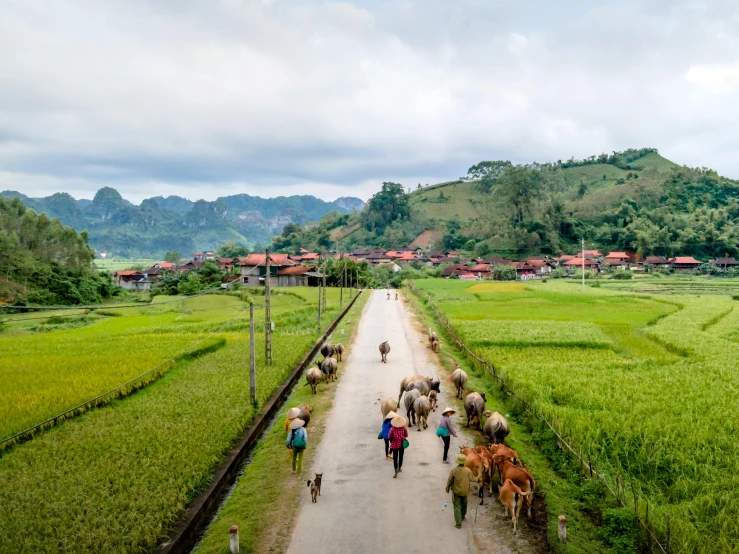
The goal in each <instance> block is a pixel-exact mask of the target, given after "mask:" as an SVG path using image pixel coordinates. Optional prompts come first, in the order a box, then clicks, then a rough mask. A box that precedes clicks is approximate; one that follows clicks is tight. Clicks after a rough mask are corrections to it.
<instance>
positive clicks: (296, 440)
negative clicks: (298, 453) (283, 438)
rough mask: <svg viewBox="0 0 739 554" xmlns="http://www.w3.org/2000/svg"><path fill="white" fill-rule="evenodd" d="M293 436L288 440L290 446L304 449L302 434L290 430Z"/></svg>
mask: <svg viewBox="0 0 739 554" xmlns="http://www.w3.org/2000/svg"><path fill="white" fill-rule="evenodd" d="M292 434H293V438H292V439H291V440H290V446H292V447H293V448H295V449H297V450H305V446H306V444H305V439H304V438H303V434H302V433H301V434H299V435H298V434H296V432H295V431H292Z"/></svg>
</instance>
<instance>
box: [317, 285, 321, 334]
mask: <svg viewBox="0 0 739 554" xmlns="http://www.w3.org/2000/svg"><path fill="white" fill-rule="evenodd" d="M318 330H319V331H320V330H321V283H320V282H319V283H318Z"/></svg>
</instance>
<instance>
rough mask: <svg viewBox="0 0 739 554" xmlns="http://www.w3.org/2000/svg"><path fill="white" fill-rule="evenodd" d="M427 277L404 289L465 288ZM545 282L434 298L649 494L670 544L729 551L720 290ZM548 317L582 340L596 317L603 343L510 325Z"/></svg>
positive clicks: (728, 401)
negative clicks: (530, 334) (628, 291)
mask: <svg viewBox="0 0 739 554" xmlns="http://www.w3.org/2000/svg"><path fill="white" fill-rule="evenodd" d="M437 283H439V282H437V281H432V280H425V281H418V282H417V283H416V288H417V289H418V290H419V291H420V293H421V294H422V295H424V296H425V295H426V294H431V295H432V298H433V297H434V296H435V294H436V287H437V286H438V287H439V288H440V289H441V293H440V296H441V297H443V298H453V297H455V296H456V298H462V297H463V291H464V289H465V288H466V287H468V286H469V284H468V283H464V282H457V283H453V282H450V281H446V282H441V283H439V284H438V285H437ZM548 285H549V283H547V284H543V283H542V284H535V285H530V286H528V287H527V290H526V291H522V292H519V293H518V299H516V298H515V293H508V292H501V293H499V295H498V297H497V298H496V295H495V294H494V293H489V294H488V293H485V292H478V293H476V294H475V297H476V300H475V301H467V302H460V301H452V302H448V301H447V302H440V303H438V304H437V305H438V306H439V308H440V309H441V311H442V312H444V313H445V314H446V315H447V317H448V318H449V321H450V323H451V325H452V326H453V327H455V328H456V329H457V331H458V332H459V333H460V335H462V336H464V337H469V339H470V341H471V343H472V344H470V346H471V347H472V348H474V349H475V350H476V351H477V352H478V353H479V354H481V355H482V356H484V357H485V358H486V359H488V360H491V361H493V362H494V363H495V366H496V369H497V370H498V371H500V372H502V373H503V374H504V375H506V376H507V377H508V378H509V379H510V381H511V382H512V383H513V384H514V386H515V387H516V390H517V391H518V392H520V393H521V394H522V395H523V396H524V397H525V398H526V399H527V400H528V401H529V402H531V403H533V404H534V405H535V406H536V407H537V408H539V409H541V410H545V411H546V412H548V413H550V414H552V415H553V416H556V417H557V418H559V419H560V420H561V421H562V422H564V423H565V424H566V425H567V428H568V429H571V430H572V432H573V434H574V436H575V438H576V439H577V440H578V442H583V443H585V444H586V445H590V444H592V448H593V450H594V452H595V455H597V457H598V467H599V469H601V470H603V471H604V472H605V473H606V474H608V475H611V476H615V475H616V472H619V473H620V474H621V475H626V476H627V478H628V479H629V480H630V481H632V482H634V483H635V484H636V486H637V489H638V492H639V494H641V495H642V498H649V499H650V519H651V520H652V521H655V520H656V521H657V522H658V523H659V524H662V525H663V522H664V516H665V513H666V512H669V514H670V516H671V531H672V547H673V551H675V552H736V551H737V544H739V523H737V521H739V508H738V507H737V502H736V500H737V495H738V494H739V476H738V475H737V464H738V463H739V462H738V461H739V443H737V440H736V437H737V432H738V431H739V429H738V427H739V373H738V372H737V371H736V369H735V360H737V359H739V344H738V343H736V342H734V341H733V339H734V338H735V337H737V336H739V317H737V315H736V314H735V312H736V310H734V309H733V306H734V305H735V304H736V302H735V301H732V300H731V297H729V296H721V295H711V296H702V297H697V296H691V295H679V296H670V297H665V296H661V295H660V296H659V297H645V296H643V295H640V296H636V295H625V294H624V293H623V292H614V291H601V290H599V289H592V288H588V289H587V290H586V292H585V293H584V294H583V293H581V292H580V291H575V290H574V288H573V287H571V286H570V287H569V288H567V286H566V285H565V286H558V287H554V288H552V287H549V286H548ZM453 287H458V288H459V289H460V290H459V291H454V290H450V288H453ZM473 287H474V285H473ZM470 288H472V287H470ZM552 290H554V291H556V292H551V291H552ZM558 291H562V292H558ZM467 293H468V294H470V292H469V290H468V292H467ZM517 306H518V307H520V308H517ZM485 314H487V316H485ZM551 321H555V322H557V324H558V325H561V326H562V328H563V330H562V331H557V332H558V333H562V336H568V335H567V334H568V333H570V332H571V333H573V336H576V334H577V332H578V329H582V330H583V338H584V337H585V336H586V334H587V333H588V332H589V331H586V329H589V328H588V327H585V328H581V327H580V325H582V323H583V322H588V323H590V324H593V325H597V327H598V328H599V329H600V331H602V333H603V334H604V335H606V336H607V337H608V338H609V339H610V343H611V344H610V345H608V346H606V347H602V348H587V349H585V348H581V347H577V346H574V344H573V345H567V344H564V343H562V344H554V343H553V342H552V343H551V344H546V343H545V342H543V341H540V342H539V343H536V342H535V341H531V340H528V339H527V335H526V334H525V333H523V332H521V330H522V328H521V324H522V323H524V324H525V325H531V326H532V327H533V326H535V325H541V324H542V322H551ZM476 327H477V330H475V328H476ZM486 330H489V335H488V336H489V338H487V339H486V338H484V337H485V334H486V332H487V331H486ZM517 332H518V333H519V334H518V337H519V338H518V340H515V338H516V334H517ZM498 337H510V338H506V340H504V341H500V340H497V338H498ZM629 493H630V491H629ZM643 507H644V503H643V502H642V517H643V516H644V512H643V509H644V508H643ZM658 527H659V525H658Z"/></svg>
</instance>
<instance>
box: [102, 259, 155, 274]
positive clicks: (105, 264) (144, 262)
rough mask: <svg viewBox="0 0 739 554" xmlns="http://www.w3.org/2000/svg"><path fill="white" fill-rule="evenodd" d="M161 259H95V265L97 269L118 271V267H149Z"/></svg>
mask: <svg viewBox="0 0 739 554" xmlns="http://www.w3.org/2000/svg"><path fill="white" fill-rule="evenodd" d="M159 261H161V260H154V259H149V258H133V259H130V260H119V259H116V258H113V259H106V260H95V266H96V267H97V268H98V269H105V270H107V271H118V270H120V269H131V268H133V267H142V268H149V267H151V266H153V265H154V264H155V263H157V262H159Z"/></svg>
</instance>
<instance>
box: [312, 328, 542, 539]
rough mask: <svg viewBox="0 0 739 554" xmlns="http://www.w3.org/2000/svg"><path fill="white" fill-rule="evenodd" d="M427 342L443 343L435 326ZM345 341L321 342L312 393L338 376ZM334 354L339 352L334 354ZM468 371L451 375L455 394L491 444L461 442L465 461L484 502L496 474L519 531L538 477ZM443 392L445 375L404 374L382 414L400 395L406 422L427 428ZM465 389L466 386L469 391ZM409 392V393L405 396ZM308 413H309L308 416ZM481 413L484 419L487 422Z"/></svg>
mask: <svg viewBox="0 0 739 554" xmlns="http://www.w3.org/2000/svg"><path fill="white" fill-rule="evenodd" d="M429 343H430V347H431V349H432V350H433V351H434V352H437V351H438V350H439V349H440V348H441V343H440V342H439V338H438V336H437V334H436V333H435V332H433V331H432V330H431V329H429ZM379 350H380V355H381V359H382V362H383V363H387V355H388V354H389V353H390V344H389V343H388V341H384V342H383V343H382V344H380V347H379ZM343 353H344V347H343V345H341V344H336V345H333V344H331V343H330V342H327V343H325V344H324V345H323V346H322V347H321V354H323V360H320V361H318V360H317V361H316V364H317V366H318V367H311V368H309V369H308V371H307V373H306V381H307V382H306V385H310V386H311V389H312V391H313V393H314V394H315V393H316V387H317V386H318V384H319V383H320V382H321V381H322V379H323V377H324V376H325V377H326V381H334V380H335V379H336V373H337V370H338V364H337V360H338V361H341V356H342V354H343ZM334 356H335V358H334ZM467 379H468V376H467V373H466V372H465V371H464V370H463V369H462V368H460V367H457V368H456V369H455V370H454V371H453V372H452V375H451V380H452V383H453V384H454V386H455V388H456V398H464V410H465V414H466V415H467V427H470V426H474V427H475V428H477V429H478V430H481V431H482V432H483V433H484V434H485V435H486V437H487V438H488V440H489V444H488V446H482V445H479V446H475V447H462V446H460V448H459V449H460V452H461V453H462V454H464V455H465V456H466V457H467V462H466V463H465V466H466V467H467V468H469V469H470V470H471V471H472V474H473V475H474V476H475V478H476V479H477V482H478V483H479V485H480V486H479V493H478V494H479V497H480V504H482V503H483V502H484V491H485V487H486V486H487V487H488V490H489V493H490V495H491V496H492V494H493V481H494V478H495V475H496V473H497V475H498V476H499V486H498V488H499V495H498V498H499V499H500V501H501V502H502V503H503V506H504V507H505V509H506V514H508V513H510V515H511V519H512V520H513V529H514V532H517V531H518V516H519V513H520V511H521V506H522V504H526V506H527V509H528V511H527V513H528V517H529V518H531V506H532V503H533V498H534V492H535V490H536V481H535V480H534V476H533V475H532V474H531V472H530V471H529V470H528V469H526V468H525V467H523V465H522V464H521V459H520V458H519V456H518V453H517V452H516V451H515V450H513V449H511V448H509V447H507V446H506V445H505V444H503V441H504V440H505V438H506V437H507V436H508V434H509V433H510V426H509V425H508V421H507V420H506V419H505V417H503V416H502V415H501V414H500V413H498V412H491V411H490V410H486V409H485V403H486V401H487V399H486V397H485V393H484V392H481V393H479V392H469V391H467V389H466V387H465V385H466V384H467ZM440 392H441V381H439V379H437V378H436V377H425V376H423V375H413V376H409V377H406V378H404V379H403V380H402V381H401V382H400V394H399V395H398V400H397V401H396V400H395V399H394V398H386V399H385V400H383V401H382V403H381V405H380V409H381V411H382V417H383V419H384V418H385V416H386V415H387V414H388V413H390V412H391V411H393V412H397V411H398V406H400V402H401V399H402V400H403V405H404V407H405V410H406V416H407V418H406V419H407V421H408V426H409V427H412V426H413V425H416V426H417V429H418V431H419V432H420V431H421V428H422V427H423V429H427V428H428V417H429V414H430V413H431V412H432V411H434V412H435V411H436V408H437V406H438V395H439V393H440ZM465 392H467V394H466V396H465ZM403 395H405V396H403ZM309 417H310V416H309ZM483 417H484V418H485V422H484V424H483Z"/></svg>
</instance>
